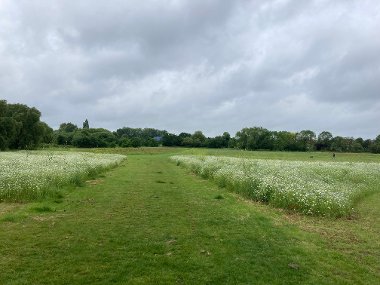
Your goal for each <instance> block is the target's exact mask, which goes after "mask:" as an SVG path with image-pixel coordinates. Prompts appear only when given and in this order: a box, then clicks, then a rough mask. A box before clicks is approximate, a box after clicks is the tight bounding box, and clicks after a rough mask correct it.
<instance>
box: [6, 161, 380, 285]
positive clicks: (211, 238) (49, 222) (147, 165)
mask: <svg viewBox="0 0 380 285" xmlns="http://www.w3.org/2000/svg"><path fill="white" fill-rule="evenodd" d="M57 202H61V203H57ZM42 204H43V205H48V207H47V209H49V208H51V209H53V210H54V211H53V212H42V213H41V212H40V213H38V212H37V211H38V209H41V207H40V208H39V205H40V204H30V205H26V206H15V209H13V210H12V211H13V212H12V215H13V216H11V218H9V217H8V219H3V221H2V222H0V284H347V283H350V284H376V282H377V281H379V272H378V269H379V268H378V267H377V268H376V267H374V264H376V258H377V257H378V253H379V250H378V248H377V246H378V244H374V245H373V248H372V250H375V253H373V252H372V253H369V254H363V255H362V256H359V257H358V259H356V258H353V255H352V254H350V252H345V251H346V250H349V249H350V247H349V245H346V244H344V245H343V249H342V248H339V243H337V248H330V247H331V244H330V243H329V241H328V239H325V238H323V237H321V234H320V232H318V231H314V230H313V227H311V228H310V229H309V230H303V229H302V223H304V222H303V221H301V222H300V224H301V226H300V225H298V224H297V223H298V222H299V221H296V222H294V221H291V222H289V221H287V220H286V219H285V218H284V214H283V213H282V212H280V211H278V210H275V209H269V208H268V207H266V206H263V205H260V204H256V203H251V202H247V201H244V200H242V199H240V198H239V197H238V196H236V195H234V194H231V193H228V192H226V191H225V190H223V189H219V188H218V187H217V186H215V185H214V184H213V183H211V182H209V181H206V180H202V179H200V178H197V177H195V176H194V175H190V174H189V173H188V172H187V171H186V170H184V169H182V168H180V167H177V166H176V165H175V164H174V163H172V162H170V161H169V160H168V155H167V154H154V155H150V154H144V155H130V156H129V157H128V160H127V161H126V162H124V163H123V164H122V165H121V166H120V167H118V168H116V169H113V170H111V171H109V172H107V173H106V174H105V175H104V176H103V177H100V178H99V179H97V180H95V181H91V182H89V183H87V184H86V186H84V187H80V188H75V189H74V188H73V189H71V190H70V191H69V193H68V194H66V195H65V197H64V199H63V201H56V202H53V201H51V202H49V203H48V202H44V203H42ZM8 207H9V206H8ZM17 208H18V209H17ZM42 209H44V208H42ZM3 215H5V214H3ZM302 219H303V218H301V220H302ZM307 219H308V218H307ZM308 221H309V222H310V221H311V222H312V221H317V220H316V219H315V220H313V219H308ZM344 222H346V221H343V223H344ZM316 223H317V222H316ZM337 223H340V222H337ZM338 226H339V225H338ZM322 227H323V225H322ZM339 229H340V228H339ZM327 232H328V233H329V231H328V230H327ZM343 235H346V233H343ZM354 236H355V237H356V235H354ZM344 238H346V236H345V237H344ZM358 238H359V239H360V237H358ZM360 242H362V240H360ZM363 242H367V240H365V238H364V240H363ZM362 245H363V244H362V243H360V245H359V246H358V250H359V249H360V248H361V246H362ZM356 248H357V247H355V250H356ZM364 248H365V249H368V250H369V249H370V248H371V247H370V246H368V245H367V246H365V247H364ZM354 256H356V255H354ZM358 260H361V263H358Z"/></svg>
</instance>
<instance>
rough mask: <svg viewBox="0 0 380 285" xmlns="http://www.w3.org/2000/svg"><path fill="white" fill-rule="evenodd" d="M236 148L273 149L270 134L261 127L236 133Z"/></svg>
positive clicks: (272, 139)
mask: <svg viewBox="0 0 380 285" xmlns="http://www.w3.org/2000/svg"><path fill="white" fill-rule="evenodd" d="M235 138H236V141H237V146H238V147H239V148H241V149H247V150H257V149H268V150H270V149H273V145H274V138H273V134H272V132H270V131H269V130H267V129H265V128H262V127H253V128H243V129H242V130H240V131H238V132H237V133H236V137H235Z"/></svg>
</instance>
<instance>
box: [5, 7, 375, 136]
mask: <svg viewBox="0 0 380 285" xmlns="http://www.w3.org/2000/svg"><path fill="white" fill-rule="evenodd" d="M0 99H6V100H7V101H8V102H9V103H24V104H27V105H29V106H35V107H36V108H38V109H39V110H40V111H41V112H42V120H44V121H45V122H47V123H48V124H49V125H50V126H52V127H54V128H57V127H58V126H59V124H60V123H62V122H73V123H75V124H77V125H79V126H81V125H82V122H83V121H84V120H85V119H86V118H88V120H89V122H90V126H91V127H103V128H108V129H111V130H116V129H117V128H120V127H123V126H129V127H153V128H158V129H166V130H168V131H170V132H174V133H179V132H182V131H186V132H190V133H192V132H194V131H195V130H202V131H203V132H204V133H205V134H206V135H209V136H215V135H219V134H221V133H223V132H224V131H228V132H230V133H231V134H232V135H234V134H235V133H236V131H238V130H240V129H242V128H243V127H252V126H262V127H265V128H268V129H270V130H288V131H300V130H304V129H311V130H313V131H315V132H316V133H317V134H318V133H319V132H321V131H324V130H328V131H330V132H332V133H333V135H342V136H354V137H359V136H360V137H363V138H374V137H376V136H377V135H379V134H380V123H379V122H380V1H377V0H362V1H359V0H334V1H327V0H311V1H299V0H256V1H254V0H251V1H250V0H240V1H239V0H237V1H230V0H146V1H138V0H128V1H127V0H114V1H105V0H98V1H91V0H81V1H63V0H60V1H57V0H33V1H30V0H18V1H11V0H0Z"/></svg>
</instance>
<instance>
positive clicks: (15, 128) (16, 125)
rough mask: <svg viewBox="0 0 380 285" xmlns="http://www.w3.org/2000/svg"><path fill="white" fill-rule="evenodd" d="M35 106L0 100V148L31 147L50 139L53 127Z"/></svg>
mask: <svg viewBox="0 0 380 285" xmlns="http://www.w3.org/2000/svg"><path fill="white" fill-rule="evenodd" d="M40 117H41V113H40V112H39V111H38V110H37V109H36V108H29V107H28V106H26V105H23V104H8V103H7V101H5V100H0V149H1V150H5V149H33V148H36V147H38V146H39V145H40V144H41V143H44V142H46V143H48V142H51V141H52V137H53V129H51V128H50V127H49V126H48V125H47V124H45V123H43V122H41V121H40Z"/></svg>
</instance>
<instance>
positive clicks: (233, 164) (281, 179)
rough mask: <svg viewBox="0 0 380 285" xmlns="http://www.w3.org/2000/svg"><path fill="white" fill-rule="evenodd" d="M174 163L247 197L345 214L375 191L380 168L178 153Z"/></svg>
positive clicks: (304, 209)
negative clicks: (362, 198) (360, 199)
mask: <svg viewBox="0 0 380 285" xmlns="http://www.w3.org/2000/svg"><path fill="white" fill-rule="evenodd" d="M171 159H172V160H174V161H175V162H177V164H178V165H184V166H185V167H188V168H190V169H191V170H192V171H193V172H194V173H196V174H199V175H201V176H202V177H205V178H211V179H213V180H215V181H216V182H217V183H218V185H219V186H221V187H227V188H228V189H230V190H233V191H235V192H237V193H239V194H242V195H244V196H245V197H248V198H251V199H253V200H256V201H262V202H267V203H269V204H271V205H273V206H275V207H281V208H286V209H290V210H294V211H298V212H301V213H304V214H308V215H323V216H332V217H340V216H348V215H350V214H352V212H353V211H354V205H355V203H356V202H357V201H358V199H359V198H361V197H363V196H364V195H366V194H368V193H370V192H373V191H376V187H377V185H379V184H380V164H379V163H363V162H355V163H352V162H325V161H317V162H307V161H285V160H265V159H246V158H233V157H220V156H219V157H216V156H196V155H192V156H190V155H187V156H184V155H180V156H173V157H171Z"/></svg>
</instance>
